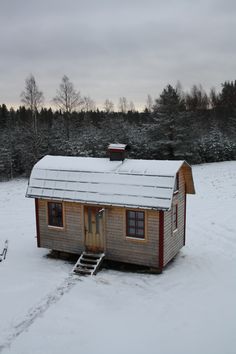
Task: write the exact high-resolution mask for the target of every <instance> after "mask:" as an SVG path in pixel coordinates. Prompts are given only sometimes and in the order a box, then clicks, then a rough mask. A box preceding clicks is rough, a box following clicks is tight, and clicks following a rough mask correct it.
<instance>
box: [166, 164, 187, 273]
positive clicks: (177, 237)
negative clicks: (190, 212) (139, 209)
mask: <svg viewBox="0 0 236 354" xmlns="http://www.w3.org/2000/svg"><path fill="white" fill-rule="evenodd" d="M184 175H185V171H184V170H183V168H181V169H180V171H179V191H178V193H176V194H174V196H173V201H172V208H171V210H170V211H167V212H165V213H164V264H163V265H164V266H165V265H166V264H167V263H168V262H169V261H170V260H171V259H172V258H173V257H174V256H175V255H176V254H177V253H178V251H179V250H180V249H181V248H182V247H183V246H184V242H185V234H184V226H185V210H184V204H185V178H184ZM176 203H177V204H178V215H177V218H178V219H177V225H178V228H177V229H176V230H173V220H172V211H173V205H175V204H176Z"/></svg>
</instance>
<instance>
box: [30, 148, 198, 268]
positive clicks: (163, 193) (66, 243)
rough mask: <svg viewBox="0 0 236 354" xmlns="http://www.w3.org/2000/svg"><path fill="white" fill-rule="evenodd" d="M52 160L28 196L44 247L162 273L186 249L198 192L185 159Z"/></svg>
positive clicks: (39, 168) (112, 152)
mask: <svg viewBox="0 0 236 354" xmlns="http://www.w3.org/2000/svg"><path fill="white" fill-rule="evenodd" d="M108 153H109V156H108V158H92V157H64V156H45V157H44V158H42V159H41V160H40V161H39V162H37V163H36V165H35V166H34V167H33V170H32V173H31V176H30V179H29V184H28V188H27V192H26V196H27V197H30V198H34V199H35V211H36V229H37V244H38V247H43V248H48V249H51V250H56V251H62V252H66V253H72V254H77V255H81V254H82V253H83V252H89V253H90V254H92V253H94V254H95V253H102V254H103V255H104V257H105V259H108V260H112V261H117V262H125V263H131V264H137V265H143V266H147V267H150V268H153V269H156V270H158V271H162V269H163V267H165V266H166V265H167V264H168V262H169V261H170V260H171V259H172V258H173V257H174V256H175V255H176V254H177V253H178V251H179V250H180V249H181V248H182V247H183V246H184V245H185V238H186V233H185V230H186V195H187V194H194V193H195V190H194V183H193V177H192V169H191V167H190V165H189V164H187V163H186V162H185V161H162V160H161V161H158V160H135V159H128V158H126V153H127V146H126V145H123V144H110V145H109V148H108Z"/></svg>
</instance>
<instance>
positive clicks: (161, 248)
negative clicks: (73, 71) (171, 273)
mask: <svg viewBox="0 0 236 354" xmlns="http://www.w3.org/2000/svg"><path fill="white" fill-rule="evenodd" d="M163 264H164V211H163V210H160V212H159V268H160V271H162V268H163Z"/></svg>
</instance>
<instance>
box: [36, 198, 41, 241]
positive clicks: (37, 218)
mask: <svg viewBox="0 0 236 354" xmlns="http://www.w3.org/2000/svg"><path fill="white" fill-rule="evenodd" d="M35 219H36V237H37V246H38V247H40V229H39V201H38V199H37V198H36V199H35Z"/></svg>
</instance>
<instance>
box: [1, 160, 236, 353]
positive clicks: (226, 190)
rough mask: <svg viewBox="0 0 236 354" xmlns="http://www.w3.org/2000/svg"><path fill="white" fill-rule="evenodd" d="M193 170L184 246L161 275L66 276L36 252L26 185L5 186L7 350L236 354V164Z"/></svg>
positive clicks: (63, 268)
mask: <svg viewBox="0 0 236 354" xmlns="http://www.w3.org/2000/svg"><path fill="white" fill-rule="evenodd" d="M193 173H194V180H195V185H196V191H197V194H196V195H195V196H188V204H187V246H186V247H185V248H183V249H182V250H181V252H180V253H179V255H178V256H177V257H176V259H175V260H174V262H172V263H171V264H170V265H169V266H168V267H167V269H166V270H165V271H164V272H163V274H161V275H143V274H142V275H141V274H135V273H122V272H118V271H112V270H102V271H101V272H100V273H99V274H98V275H97V276H96V277H91V278H82V279H81V278H79V277H71V276H69V272H70V270H71V267H72V265H71V264H69V263H68V262H65V261H62V260H55V259H49V258H47V257H46V254H47V253H48V252H47V250H42V249H37V247H36V240H35V238H34V235H35V221H34V202H33V200H31V199H26V198H24V194H25V190H26V184H27V181H26V180H14V181H11V182H4V183H0V253H1V250H2V248H3V246H4V241H5V239H8V240H9V249H8V254H7V258H6V260H5V261H4V262H2V263H0V352H1V353H4V354H9V353H11V354H32V353H34V354H37V353H44V354H53V353H56V354H65V353H67V352H68V353H69V354H75V353H76V354H77V353H81V354H93V353H94V354H95V353H96V354H100V353H102V354H107V353H109V354H116V353H117V354H121V353H122V354H126V353H127V354H128V353H129V354H132V353H135V354H144V353H148V354H154V353H155V354H156V353H160V354H167V353H168V354H193V353H194V354H195V353H196V354H199V353H204V354H234V353H236V339H235V336H236V301H235V299H236V162H224V163H214V164H206V165H199V166H195V167H194V168H193Z"/></svg>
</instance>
